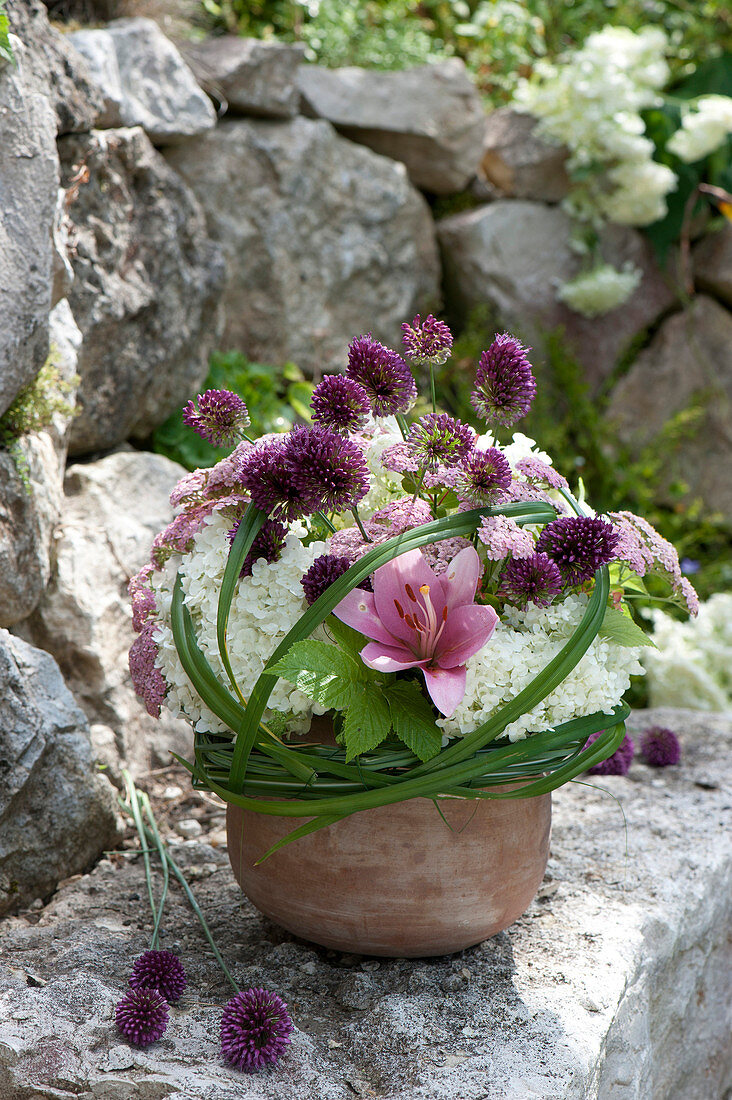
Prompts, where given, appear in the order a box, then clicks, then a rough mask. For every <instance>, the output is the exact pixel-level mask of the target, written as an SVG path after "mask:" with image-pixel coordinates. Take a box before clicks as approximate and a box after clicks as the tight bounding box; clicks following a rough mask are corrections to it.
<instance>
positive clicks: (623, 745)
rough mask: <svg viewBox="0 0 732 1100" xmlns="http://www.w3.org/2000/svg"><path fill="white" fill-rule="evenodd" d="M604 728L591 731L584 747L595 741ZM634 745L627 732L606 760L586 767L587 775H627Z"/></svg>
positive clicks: (586, 747)
mask: <svg viewBox="0 0 732 1100" xmlns="http://www.w3.org/2000/svg"><path fill="white" fill-rule="evenodd" d="M604 732H605V731H604V730H598V731H597V733H591V734H590V736H589V737H588V738H587V744H586V745H585V749H588V748H589V747H590V745H592V744H594V742H595V741H597V739H598V737H599V736H600V734H601V733H604ZM634 751H635V746H634V745H633V742H632V740H631V739H630V737H628V735H627V733H626V735H625V737H624V738H623V740H622V741H621V742H620V744H619V745H618V747H617V749H616V750H615V752H614V753H613V754H612V756H608V758H607V760H601V761H600V763H599V764H594V765H593V766H592V767H591V768H588V769H587V774H588V775H627V774H628V771H629V769H630V765H631V762H632V760H633V752H634Z"/></svg>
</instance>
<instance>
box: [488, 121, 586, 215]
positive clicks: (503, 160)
mask: <svg viewBox="0 0 732 1100" xmlns="http://www.w3.org/2000/svg"><path fill="white" fill-rule="evenodd" d="M536 125H537V121H536V119H535V118H533V116H532V115H526V114H521V113H520V112H518V111H514V110H512V109H511V108H510V107H499V108H498V109H497V110H495V111H491V113H490V114H489V115H488V118H487V119H486V125H485V134H484V137H483V159H482V160H481V162H480V167H481V173H482V175H483V176H484V177H485V179H486V180H488V182H489V183H492V184H493V185H494V187H497V188H498V190H499V192H501V193H502V194H503V195H506V196H508V197H510V198H514V199H537V200H538V201H539V202H561V201H562V199H563V198H565V196H566V195H567V193H568V191H569V184H570V181H569V175H568V174H567V168H566V162H567V157H568V156H569V150H568V149H567V148H566V147H565V146H563V145H552V144H550V143H549V142H547V141H544V140H543V139H542V138H540V137H538V136H537V134H536Z"/></svg>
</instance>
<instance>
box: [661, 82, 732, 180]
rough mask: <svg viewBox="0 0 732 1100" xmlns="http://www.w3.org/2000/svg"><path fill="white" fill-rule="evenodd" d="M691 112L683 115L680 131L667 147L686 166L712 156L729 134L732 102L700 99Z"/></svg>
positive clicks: (722, 98) (707, 97) (711, 97)
mask: <svg viewBox="0 0 732 1100" xmlns="http://www.w3.org/2000/svg"><path fill="white" fill-rule="evenodd" d="M694 108H695V110H693V111H686V112H685V113H684V116H683V118H682V120H681V128H680V129H679V130H677V131H676V133H675V134H674V135H673V136H672V137H671V138H669V140H668V142H667V143H666V148H667V149H668V150H669V152H670V153H674V155H675V156H677V157H679V158H680V159H681V160H683V161H685V162H686V163H687V164H692V163H693V162H694V161H696V160H701V159H702V157H706V156H708V155H709V154H710V153H713V152H714V150H715V149H718V148H719V146H720V145H721V144H722V143H723V142H724V141H726V139H727V137H728V136H729V135H730V134H732V98H730V97H729V96H726V95H705V96H701V97H700V98H699V99H697V100H696V103H695V104H694Z"/></svg>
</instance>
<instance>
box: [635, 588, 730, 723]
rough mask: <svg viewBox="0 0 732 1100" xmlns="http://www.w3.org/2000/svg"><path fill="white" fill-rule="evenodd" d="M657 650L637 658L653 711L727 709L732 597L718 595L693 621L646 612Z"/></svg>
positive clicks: (649, 650) (704, 605)
mask: <svg viewBox="0 0 732 1100" xmlns="http://www.w3.org/2000/svg"><path fill="white" fill-rule="evenodd" d="M650 615H651V620H652V622H653V641H654V642H655V643H656V646H657V647H658V648H657V649H645V650H644V651H643V654H642V661H643V665H644V667H645V670H646V674H647V678H646V683H647V684H648V692H649V697H650V704H651V706H652V707H662V706H663V707H689V708H691V709H693V710H731V709H732V594H730V593H728V592H718V593H717V594H716V595H714V596H712V597H711V599H709V600H707V601H706V603H703V604H701V605H700V607H699V614H698V615H697V616H696V618H693V619H689V620H688V621H687V622H679V621H678V620H677V619H672V618H671V616H670V615H666V614H665V613H664V612H663V611H661V610H659V609H658V608H654V609H653V610H652V611H651V612H650Z"/></svg>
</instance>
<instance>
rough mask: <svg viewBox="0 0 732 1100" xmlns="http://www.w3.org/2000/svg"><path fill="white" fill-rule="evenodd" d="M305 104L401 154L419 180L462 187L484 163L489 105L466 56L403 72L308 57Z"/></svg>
mask: <svg viewBox="0 0 732 1100" xmlns="http://www.w3.org/2000/svg"><path fill="white" fill-rule="evenodd" d="M299 81H300V90H301V92H302V99H303V111H304V113H305V114H308V115H310V116H311V117H314V118H326V119H327V120H328V121H329V122H332V123H333V125H334V126H336V127H337V128H338V129H339V130H340V131H341V133H342V134H344V136H345V137H348V138H351V139H352V140H353V141H358V142H360V143H362V144H363V145H368V146H369V148H371V149H373V150H374V152H376V153H382V154H383V155H384V156H387V157H391V158H392V159H393V160H400V161H403V163H404V164H405V165H406V168H407V172H408V173H409V178H410V179H411V180H412V183H414V184H415V185H416V186H417V187H420V188H422V190H424V191H431V192H433V193H434V194H436V195H449V194H451V193H452V192H453V191H461V190H462V189H463V188H464V187H466V186H467V184H468V183H469V181H470V180H471V178H472V177H473V176H474V175H475V173H476V171H477V169H478V164H479V163H480V157H481V150H482V143H483V130H484V127H485V113H484V111H483V105H482V103H481V101H480V96H479V95H478V92H477V90H476V88H475V86H474V85H473V83H472V81H471V80H470V78H469V76H468V74H467V72H466V70H465V66H464V65H463V63H462V61H459V60H458V59H457V58H454V59H452V60H450V61H446V62H444V63H442V64H439V65H422V66H418V67H417V68H414V69H405V70H403V71H401V72H382V71H380V70H376V69H359V68H355V67H353V68H344V69H323V68H320V67H319V66H316V65H303V66H302V68H301V69H300V75H299Z"/></svg>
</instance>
